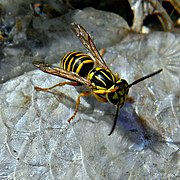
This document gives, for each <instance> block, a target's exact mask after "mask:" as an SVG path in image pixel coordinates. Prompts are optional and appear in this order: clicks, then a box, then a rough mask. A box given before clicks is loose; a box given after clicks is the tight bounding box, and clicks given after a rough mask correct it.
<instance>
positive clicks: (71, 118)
mask: <svg viewBox="0 0 180 180" xmlns="http://www.w3.org/2000/svg"><path fill="white" fill-rule="evenodd" d="M90 94H91V92H90V91H85V92H82V93H81V94H79V96H78V98H77V101H76V109H75V111H74V114H73V115H72V116H71V117H70V118H69V119H68V122H69V123H70V121H72V120H73V119H74V117H75V116H76V114H77V112H78V108H79V104H80V98H81V97H84V96H89V95H90Z"/></svg>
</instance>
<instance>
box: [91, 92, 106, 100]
mask: <svg viewBox="0 0 180 180" xmlns="http://www.w3.org/2000/svg"><path fill="white" fill-rule="evenodd" d="M93 95H94V97H95V98H96V99H97V100H98V101H99V102H107V99H106V98H105V97H102V96H101V94H97V93H94V92H93Z"/></svg>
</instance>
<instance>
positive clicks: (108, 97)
mask: <svg viewBox="0 0 180 180" xmlns="http://www.w3.org/2000/svg"><path fill="white" fill-rule="evenodd" d="M72 30H73V32H74V33H75V35H76V36H77V37H78V38H79V40H80V41H81V43H82V44H83V45H84V46H85V47H86V48H87V49H88V50H89V52H90V54H91V55H92V57H91V56H89V55H88V54H84V53H82V52H76V51H73V52H68V53H67V54H65V55H64V57H63V58H62V60H61V62H60V67H55V66H52V65H50V64H47V63H44V62H40V61H34V62H33V65H34V66H35V67H37V68H39V69H40V70H41V71H44V72H46V73H49V74H52V75H55V76H59V77H62V78H65V79H68V80H69V81H66V82H61V83H58V84H56V85H54V86H52V87H49V88H41V87H35V89H36V90H37V91H49V90H50V89H53V88H55V87H57V86H64V85H70V86H80V85H84V86H86V87H88V88H89V90H88V91H85V92H82V93H80V94H79V95H78V97H77V100H76V108H75V111H74V114H73V115H72V116H71V117H70V118H69V119H68V122H70V121H71V120H73V119H74V117H75V116H76V114H77V112H78V107H79V104H80V98H81V97H85V96H89V95H91V94H93V95H94V96H95V98H96V99H97V100H98V101H100V102H103V103H105V102H109V103H111V104H113V105H115V107H116V113H115V117H114V122H113V126H112V128H111V131H110V133H109V134H108V135H111V134H112V133H113V131H114V129H115V126H116V122H117V119H118V112H119V109H120V108H121V107H122V106H123V105H124V103H125V101H126V99H127V95H128V92H129V88H130V87H131V86H133V85H135V84H137V83H139V82H141V81H143V80H145V79H147V78H149V77H151V76H154V75H156V74H158V73H160V72H161V71H162V69H160V70H158V71H155V72H153V73H151V74H149V75H147V76H144V77H142V78H140V79H138V80H136V81H134V82H132V83H131V84H128V82H127V81H126V80H125V79H122V78H120V77H119V75H118V74H117V73H113V72H112V71H111V70H110V69H109V67H108V66H107V65H106V63H105V61H104V60H103V58H102V54H103V51H102V53H101V52H99V51H98V50H97V48H96V46H95V44H94V42H93V40H92V38H91V36H90V34H89V33H88V32H87V31H86V30H85V29H84V28H83V27H82V26H81V25H79V24H77V23H72Z"/></svg>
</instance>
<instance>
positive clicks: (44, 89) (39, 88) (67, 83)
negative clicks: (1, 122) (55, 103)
mask: <svg viewBox="0 0 180 180" xmlns="http://www.w3.org/2000/svg"><path fill="white" fill-rule="evenodd" d="M64 85H70V86H78V85H79V83H78V82H62V83H58V84H55V85H54V86H51V87H48V88H41V87H37V86H35V87H34V89H35V90H36V91H49V90H51V89H53V88H55V87H58V86H64Z"/></svg>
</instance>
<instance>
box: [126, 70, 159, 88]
mask: <svg viewBox="0 0 180 180" xmlns="http://www.w3.org/2000/svg"><path fill="white" fill-rule="evenodd" d="M162 70H163V69H159V70H158V71H155V72H153V73H151V74H148V75H147V76H144V77H142V78H140V79H137V80H136V81H134V82H132V83H131V84H129V85H128V87H127V88H130V87H131V86H133V85H135V84H137V83H139V82H141V81H144V80H145V79H147V78H149V77H152V76H154V75H156V74H158V73H160V72H161V71H162Z"/></svg>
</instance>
